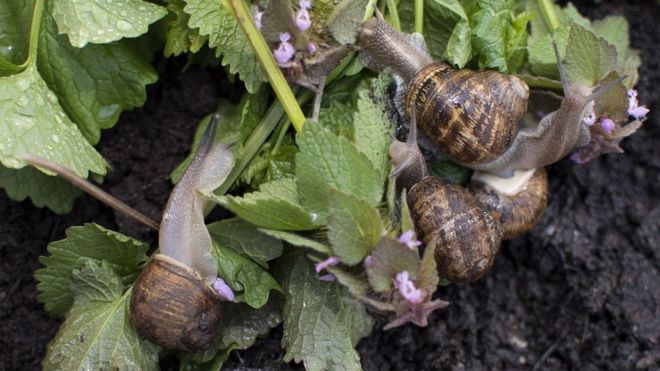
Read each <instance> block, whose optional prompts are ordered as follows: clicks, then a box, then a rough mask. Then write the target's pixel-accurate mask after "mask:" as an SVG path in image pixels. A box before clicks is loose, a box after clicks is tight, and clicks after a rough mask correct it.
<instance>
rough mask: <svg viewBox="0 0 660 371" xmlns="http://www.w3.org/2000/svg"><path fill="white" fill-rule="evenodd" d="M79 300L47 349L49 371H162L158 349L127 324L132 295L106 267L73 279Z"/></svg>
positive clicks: (89, 267)
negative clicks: (159, 370)
mask: <svg viewBox="0 0 660 371" xmlns="http://www.w3.org/2000/svg"><path fill="white" fill-rule="evenodd" d="M71 288H72V290H73V291H74V292H75V300H74V303H73V306H72V307H71V310H70V311H69V313H68V315H67V319H66V320H65V321H64V323H62V325H61V326H60V329H59V332H58V333H57V335H56V336H55V338H54V339H53V340H52V341H51V342H50V344H49V345H48V352H47V354H46V357H45V358H44V361H43V367H44V370H101V369H104V370H105V369H117V370H158V347H156V346H155V345H153V344H151V343H149V342H147V341H145V340H142V339H141V338H140V337H139V336H138V334H137V332H136V331H135V328H133V325H132V324H131V321H130V320H129V318H128V310H129V309H128V306H129V297H130V290H128V291H126V292H124V285H123V284H122V280H121V278H120V277H119V276H118V275H117V274H116V273H115V272H114V271H113V269H112V268H110V267H109V266H108V265H107V264H105V263H101V264H100V265H99V264H98V262H95V261H91V260H88V261H87V262H85V264H84V265H83V266H82V267H81V269H79V270H78V269H76V270H74V271H73V273H72V281H71Z"/></svg>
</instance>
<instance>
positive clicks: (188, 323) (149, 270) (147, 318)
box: [22, 115, 233, 351]
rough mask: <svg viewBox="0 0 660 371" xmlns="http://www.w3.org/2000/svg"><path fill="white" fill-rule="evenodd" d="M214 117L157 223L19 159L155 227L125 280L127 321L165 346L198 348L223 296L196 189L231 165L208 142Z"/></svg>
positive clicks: (226, 152) (208, 340) (207, 339)
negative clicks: (148, 254)
mask: <svg viewBox="0 0 660 371" xmlns="http://www.w3.org/2000/svg"><path fill="white" fill-rule="evenodd" d="M218 119H219V118H218V115H215V116H214V117H213V121H212V122H211V123H210V124H209V126H208V127H207V129H206V131H205V133H204V136H203V138H202V140H201V142H200V145H199V149H198V151H197V153H196V154H195V156H194V157H193V160H192V162H191V164H190V166H189V167H188V169H187V170H186V172H185V173H184V174H183V176H182V177H181V179H180V181H179V183H177V185H176V186H175V187H174V190H173V191H172V193H171V194H170V197H169V200H168V202H167V206H166V208H165V210H164V212H163V217H162V220H161V223H160V227H159V226H158V224H157V223H156V222H154V221H152V220H151V219H149V218H148V217H146V216H144V215H143V214H141V213H140V212H138V211H136V210H134V209H132V208H131V207H129V206H127V205H125V204H124V203H122V202H121V201H119V200H117V199H116V198H114V197H113V196H111V195H109V194H107V193H105V192H104V191H103V190H101V189H100V188H98V187H96V186H95V185H93V184H91V183H89V182H88V181H86V180H84V179H81V178H79V177H78V176H77V175H75V174H74V173H72V172H71V171H69V170H67V169H66V168H64V167H62V166H61V165H59V164H56V163H53V162H51V161H49V160H46V159H42V158H38V157H35V156H31V155H24V156H22V158H23V159H24V160H25V161H26V162H27V163H29V164H32V165H34V166H39V167H42V168H45V169H47V170H50V171H52V172H55V173H57V174H58V175H60V176H62V177H64V178H65V179H67V180H69V181H70V182H71V183H73V184H74V185H76V186H78V187H79V188H81V189H83V190H84V191H86V192H87V193H89V194H91V195H92V196H94V197H96V198H98V199H99V200H101V201H102V202H104V203H106V204H107V205H108V206H111V207H113V208H115V209H116V210H118V211H120V212H122V213H125V214H127V215H128V216H130V217H133V218H134V219H136V220H138V221H140V222H142V223H144V224H146V225H147V226H149V227H151V228H153V229H157V230H159V235H158V240H159V249H160V252H159V253H158V254H155V255H154V256H153V257H152V258H151V259H150V260H149V261H148V262H147V264H146V265H145V267H144V268H143V270H142V271H141V272H140V274H139V276H138V277H137V279H136V281H135V283H134V285H133V288H132V292H131V300H130V319H131V322H132V323H133V325H134V326H135V328H136V330H137V331H138V333H139V334H140V335H141V336H143V337H144V338H146V339H147V340H149V341H151V342H153V343H156V344H158V345H160V346H161V347H163V348H166V349H170V350H183V351H202V350H206V349H207V348H208V347H209V346H210V345H212V344H213V341H214V339H215V337H216V336H217V335H218V329H219V326H220V322H221V318H222V310H221V299H227V296H229V295H226V296H221V295H222V294H224V293H226V291H223V289H224V290H227V289H225V287H226V285H225V284H224V281H221V280H220V279H218V278H217V269H218V268H217V264H216V260H215V257H214V255H213V246H212V241H211V237H210V235H209V232H208V230H207V229H206V225H205V224H204V204H205V198H204V196H203V195H201V194H200V193H199V192H211V191H213V190H214V189H216V188H217V187H219V186H220V185H221V184H222V182H224V180H225V179H226V178H227V176H228V174H229V172H230V171H231V168H232V165H233V153H232V151H231V150H230V149H229V148H228V147H227V145H224V144H215V143H213V139H214V137H215V131H216V128H217V121H218ZM218 280H219V281H221V282H217V281H218ZM229 291H230V289H229Z"/></svg>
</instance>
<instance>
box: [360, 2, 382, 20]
mask: <svg viewBox="0 0 660 371" xmlns="http://www.w3.org/2000/svg"><path fill="white" fill-rule="evenodd" d="M377 3H378V0H369V2H368V3H367V7H366V8H365V12H364V17H362V22H366V21H368V20H369V19H370V18H371V17H372V16H373V15H374V12H375V11H376V7H377V6H378V4H377Z"/></svg>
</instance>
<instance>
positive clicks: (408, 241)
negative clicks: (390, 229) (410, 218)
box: [399, 229, 422, 250]
mask: <svg viewBox="0 0 660 371" xmlns="http://www.w3.org/2000/svg"><path fill="white" fill-rule="evenodd" d="M414 236H415V232H414V231H413V230H412V229H409V230H407V231H405V232H403V233H402V234H401V236H400V237H399V242H401V243H402V244H404V245H406V246H408V248H409V249H411V250H412V249H414V248H416V247H417V246H419V245H421V244H422V243H421V242H419V241H418V240H413V238H414Z"/></svg>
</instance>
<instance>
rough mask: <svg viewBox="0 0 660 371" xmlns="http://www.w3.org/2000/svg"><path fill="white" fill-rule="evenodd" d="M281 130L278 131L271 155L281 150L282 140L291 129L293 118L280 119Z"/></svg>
mask: <svg viewBox="0 0 660 371" xmlns="http://www.w3.org/2000/svg"><path fill="white" fill-rule="evenodd" d="M279 125H280V131H279V132H278V133H277V140H276V141H275V145H274V146H273V150H272V151H270V154H271V155H274V154H276V153H277V152H278V151H279V150H280V146H281V145H282V141H283V140H284V137H285V136H286V132H287V131H289V126H290V125H291V120H289V119H286V118H285V119H283V120H280V124H279Z"/></svg>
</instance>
